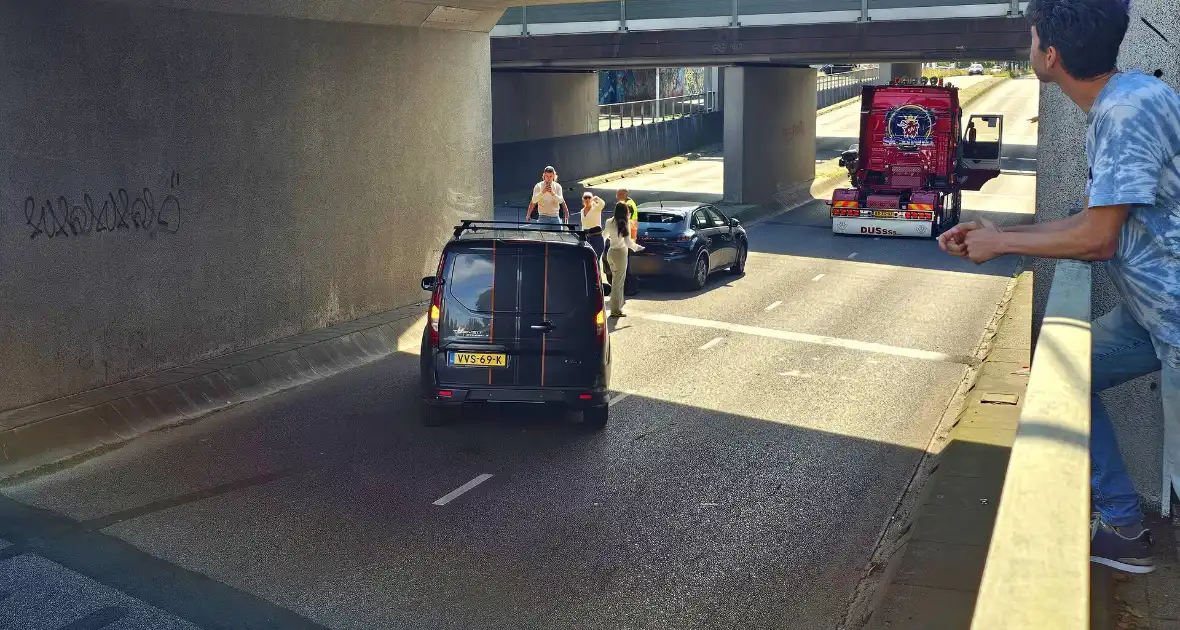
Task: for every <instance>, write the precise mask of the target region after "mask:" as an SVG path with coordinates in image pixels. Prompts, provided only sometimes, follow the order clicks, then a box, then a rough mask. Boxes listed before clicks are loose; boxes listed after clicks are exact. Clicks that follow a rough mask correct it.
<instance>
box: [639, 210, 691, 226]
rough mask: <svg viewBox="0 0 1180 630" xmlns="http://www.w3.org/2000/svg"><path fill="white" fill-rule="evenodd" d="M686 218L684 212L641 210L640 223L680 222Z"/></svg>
mask: <svg viewBox="0 0 1180 630" xmlns="http://www.w3.org/2000/svg"><path fill="white" fill-rule="evenodd" d="M683 220H684V215H682V214H672V213H670V212H644V211H642V210H640V211H639V222H640V223H680V222H681V221H683Z"/></svg>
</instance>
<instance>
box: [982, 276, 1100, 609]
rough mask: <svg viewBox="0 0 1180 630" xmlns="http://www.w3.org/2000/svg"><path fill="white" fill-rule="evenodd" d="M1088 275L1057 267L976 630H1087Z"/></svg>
mask: <svg viewBox="0 0 1180 630" xmlns="http://www.w3.org/2000/svg"><path fill="white" fill-rule="evenodd" d="M1090 290H1091V277H1090V266H1089V265H1088V264H1086V263H1082V262H1077V261H1060V262H1058V263H1057V267H1056V271H1055V274H1054V278H1053V284H1052V288H1051V289H1050V293H1049V300H1048V303H1047V305H1046V308H1045V317H1044V320H1043V321H1042V323H1041V330H1040V336H1039V337H1038V339H1037V344H1036V350H1035V354H1034V358H1033V364H1032V372H1031V374H1030V376H1029V383H1028V391H1027V393H1026V395H1025V399H1024V407H1023V409H1022V410H1021V413H1020V423H1019V426H1018V428H1017V431H1016V440H1015V443H1014V444H1013V446H1012V454H1011V458H1010V460H1009V463H1008V471H1007V476H1006V478H1005V481H1004V488H1003V494H1002V495H1001V497H1002V498H1001V500H1000V508H999V512H998V514H997V516H996V525H995V530H994V532H993V534H992V538H991V545H990V547H989V549H988V554H987V564H986V566H985V568H984V572H983V582H982V584H981V586H980V590H979V598H978V600H977V603H976V608H975V614H974V617H973V620H972V625H971V627H972V628H973V629H975V630H994V629H996V628H1004V629H1005V630H1022V629H1027V630H1043V629H1044V628H1054V629H1055V630H1075V629H1076V630H1083V629H1086V628H1089V627H1090V563H1089V555H1090V528H1089V519H1090V456H1089V442H1090Z"/></svg>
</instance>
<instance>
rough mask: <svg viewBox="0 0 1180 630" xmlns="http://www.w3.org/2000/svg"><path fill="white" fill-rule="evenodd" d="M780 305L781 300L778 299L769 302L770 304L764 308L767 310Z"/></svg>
mask: <svg viewBox="0 0 1180 630" xmlns="http://www.w3.org/2000/svg"><path fill="white" fill-rule="evenodd" d="M782 305H783V303H782V301H781V300H778V301H775V302H772V303H771V304H770V306H767V307H766V310H767V311H773V310H774V309H776V308H778V307H780V306H782Z"/></svg>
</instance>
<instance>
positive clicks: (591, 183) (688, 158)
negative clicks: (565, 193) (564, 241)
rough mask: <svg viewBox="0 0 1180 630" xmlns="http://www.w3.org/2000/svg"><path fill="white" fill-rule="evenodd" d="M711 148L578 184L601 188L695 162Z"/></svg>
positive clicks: (585, 186) (708, 152) (709, 152)
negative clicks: (622, 180)
mask: <svg viewBox="0 0 1180 630" xmlns="http://www.w3.org/2000/svg"><path fill="white" fill-rule="evenodd" d="M713 146H715V145H709V146H706V147H703V148H702V149H700V150H698V151H690V152H689V153H685V154H684V155H677V156H676V157H670V158H668V159H666V160H660V161H658V162H649V163H647V164H641V165H639V166H635V167H632V168H629V169H624V170H621V171H615V172H613V173H607V174H605V175H598V176H596V177H591V178H589V179H583V180H582V181H580V182H578V183H579V184H581V186H582V187H583V188H594V187H596V186H601V185H602V184H605V183H607V182H613V181H615V180H618V179H625V178H627V177H634V176H636V175H639V174H642V173H649V172H651V171H655V170H659V169H661V168H665V167H668V166H673V165H676V164H684V163H685V162H691V161H692V160H695V159H697V158H699V157H701V156H702V155H710V154H712V151H710V148H711V147H713Z"/></svg>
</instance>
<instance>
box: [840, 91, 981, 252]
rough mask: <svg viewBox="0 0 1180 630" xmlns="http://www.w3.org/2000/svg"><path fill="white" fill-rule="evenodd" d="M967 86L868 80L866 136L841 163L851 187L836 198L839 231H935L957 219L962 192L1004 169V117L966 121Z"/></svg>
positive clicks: (933, 233)
mask: <svg viewBox="0 0 1180 630" xmlns="http://www.w3.org/2000/svg"><path fill="white" fill-rule="evenodd" d="M962 117H963V110H962V108H961V107H960V105H959V90H958V88H956V87H954V86H951V85H943V84H942V82H941V81H931V80H922V81H915V80H909V81H906V80H902V81H895V82H893V83H890V84H889V85H873V86H866V87H865V88H864V89H863V91H862V94H861V111H860V142H859V144H858V145H857V147H856V148H855V149H850V150H849V151H846V152H845V153H844V155H843V156H842V157H841V160H840V161H841V165H843V166H846V167H847V168H848V170H849V179H850V182H851V186H850V187H848V188H839V189H837V190H836V191H835V192H834V193H833V195H832V200H831V202H830V205H831V206H832V208H831V217H832V231H833V232H835V233H837V234H864V235H872V236H914V237H926V238H929V237H933V236H937V235H938V234H939V233H941V232H942V231H943V230H945V229H947V228H949V227H952V226H954V225H955V224H956V223H958V221H959V220H960V214H961V212H962V204H963V195H962V191H964V190H971V191H977V190H980V189H981V188H982V187H983V185H984V184H985V183H987V182H988V181H991V180H992V179H995V178H996V177H999V175H1000V151H1001V149H1002V147H1003V128H1004V117H1003V116H1002V115H999V114H973V115H972V116H971V117H970V119H969V120H968V122H967V126H966V127H962V126H961V123H962Z"/></svg>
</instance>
